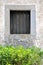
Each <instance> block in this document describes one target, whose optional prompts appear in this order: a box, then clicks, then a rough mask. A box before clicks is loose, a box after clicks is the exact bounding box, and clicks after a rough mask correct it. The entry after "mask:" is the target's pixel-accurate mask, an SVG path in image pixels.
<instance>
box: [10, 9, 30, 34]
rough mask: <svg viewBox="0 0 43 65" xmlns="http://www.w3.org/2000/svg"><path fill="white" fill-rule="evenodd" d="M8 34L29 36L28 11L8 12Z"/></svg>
mask: <svg viewBox="0 0 43 65" xmlns="http://www.w3.org/2000/svg"><path fill="white" fill-rule="evenodd" d="M10 33H11V34H30V11H15V10H10Z"/></svg>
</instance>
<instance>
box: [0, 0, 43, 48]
mask: <svg viewBox="0 0 43 65" xmlns="http://www.w3.org/2000/svg"><path fill="white" fill-rule="evenodd" d="M17 4H18V5H35V7H36V39H35V40H34V44H35V45H36V46H39V47H41V48H43V0H0V44H4V43H5V42H6V44H7V43H8V44H9V43H15V44H16V43H19V42H18V40H17V39H18V38H19V41H20V38H21V41H23V40H24V41H25V40H28V39H29V38H30V36H29V35H15V36H10V35H7V36H6V37H5V22H6V21H5V5H17ZM6 23H7V22H6ZM14 37H15V38H17V39H16V40H15V38H14ZM6 40H7V41H6ZM24 41H23V42H24ZM20 43H21V42H20ZM24 43H25V42H24ZM28 43H29V41H28ZM31 45H32V44H31Z"/></svg>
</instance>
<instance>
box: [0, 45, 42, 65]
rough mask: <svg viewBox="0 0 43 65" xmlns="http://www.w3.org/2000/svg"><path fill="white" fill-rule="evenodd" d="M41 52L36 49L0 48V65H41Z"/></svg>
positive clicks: (19, 47) (21, 47) (20, 47)
mask: <svg viewBox="0 0 43 65" xmlns="http://www.w3.org/2000/svg"><path fill="white" fill-rule="evenodd" d="M42 58H43V51H42V50H41V49H40V48H38V47H31V48H26V49H25V48H24V47H23V46H17V47H14V46H0V65H41V59H42Z"/></svg>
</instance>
